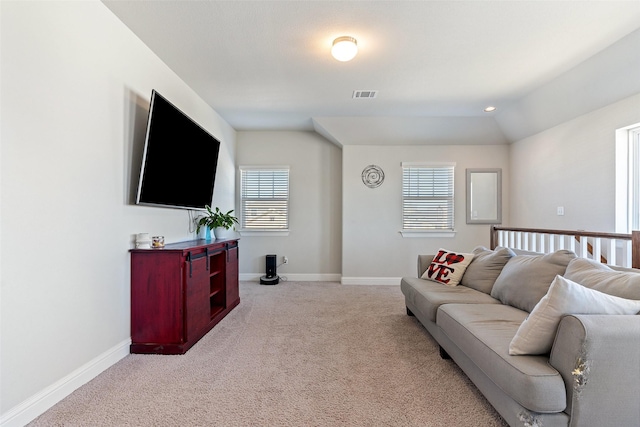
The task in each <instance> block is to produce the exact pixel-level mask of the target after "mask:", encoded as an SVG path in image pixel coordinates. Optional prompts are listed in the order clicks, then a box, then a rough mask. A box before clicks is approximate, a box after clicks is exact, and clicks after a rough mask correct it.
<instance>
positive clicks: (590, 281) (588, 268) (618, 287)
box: [467, 258, 640, 300]
mask: <svg viewBox="0 0 640 427" xmlns="http://www.w3.org/2000/svg"><path fill="white" fill-rule="evenodd" d="M472 264H473V263H472ZM469 267H471V266H469ZM467 271H468V270H467ZM564 277H566V278H567V279H569V280H573V281H574V282H577V283H580V284H581V285H582V286H586V287H587V288H591V289H595V290H596V291H600V292H604V293H605V294H609V295H614V296H617V297H620V298H627V299H634V300H640V271H638V272H626V271H625V272H623V271H616V270H613V269H611V268H609V267H608V266H606V265H604V264H602V263H599V262H596V261H593V260H590V259H584V258H576V259H574V260H572V261H571V262H570V263H569V266H567V271H566V272H565V274H564Z"/></svg>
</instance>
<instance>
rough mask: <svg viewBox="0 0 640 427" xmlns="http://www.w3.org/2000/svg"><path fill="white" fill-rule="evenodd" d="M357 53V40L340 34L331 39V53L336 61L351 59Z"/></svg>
mask: <svg viewBox="0 0 640 427" xmlns="http://www.w3.org/2000/svg"><path fill="white" fill-rule="evenodd" d="M357 53H358V41H357V40H356V39H354V38H353V37H349V36H342V37H338V38H337V39H335V40H334V41H333V46H332V47H331V55H333V57H334V58H336V59H337V60H338V61H341V62H346V61H351V60H352V59H353V58H354V57H355V56H356V54H357Z"/></svg>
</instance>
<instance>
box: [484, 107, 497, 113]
mask: <svg viewBox="0 0 640 427" xmlns="http://www.w3.org/2000/svg"><path fill="white" fill-rule="evenodd" d="M492 111H496V107H494V106H493V105H490V106H488V107H487V108H485V109H484V112H485V113H490V112H492Z"/></svg>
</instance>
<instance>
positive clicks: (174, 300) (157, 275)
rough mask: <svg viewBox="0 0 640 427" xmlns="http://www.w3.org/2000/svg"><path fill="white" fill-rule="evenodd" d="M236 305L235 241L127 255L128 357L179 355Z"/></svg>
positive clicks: (194, 243) (134, 251)
mask: <svg viewBox="0 0 640 427" xmlns="http://www.w3.org/2000/svg"><path fill="white" fill-rule="evenodd" d="M239 303H240V293H239V291H238V240H215V241H214V240H191V241H188V242H180V243H172V244H168V245H166V246H165V247H164V248H161V249H160V248H158V249H132V250H131V341H132V344H131V353H157V354H183V353H185V352H186V351H187V350H188V349H189V348H190V347H191V346H193V345H194V344H195V343H196V342H197V341H198V340H199V339H200V338H202V337H203V336H204V335H205V334H206V333H207V332H209V331H210V330H211V328H213V327H214V326H215V325H216V324H217V323H218V322H220V320H222V319H223V318H224V317H225V316H226V315H227V314H229V312H230V311H231V310H233V308H234V307H235V306H237V305H238V304H239Z"/></svg>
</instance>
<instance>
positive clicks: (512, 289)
mask: <svg viewBox="0 0 640 427" xmlns="http://www.w3.org/2000/svg"><path fill="white" fill-rule="evenodd" d="M575 257H576V254H575V253H573V252H571V251H567V250H564V249H563V250H559V251H556V252H553V253H550V254H544V255H516V256H514V257H512V258H511V259H510V260H509V262H507V264H506V265H505V266H504V268H503V269H502V272H501V273H500V275H499V276H498V278H497V279H496V283H495V284H494V285H493V289H492V290H491V296H492V297H494V298H496V299H499V300H500V301H501V302H502V303H503V304H508V305H510V306H513V307H516V308H519V309H521V310H525V311H528V312H529V313H530V312H531V310H533V307H535V306H536V304H537V303H538V302H539V301H540V300H541V299H542V297H543V296H545V295H546V293H547V291H548V290H549V286H551V282H553V279H555V277H556V276H557V275H561V276H562V275H564V273H565V270H566V269H567V265H568V264H569V262H570V261H571V260H572V259H574V258H575Z"/></svg>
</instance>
